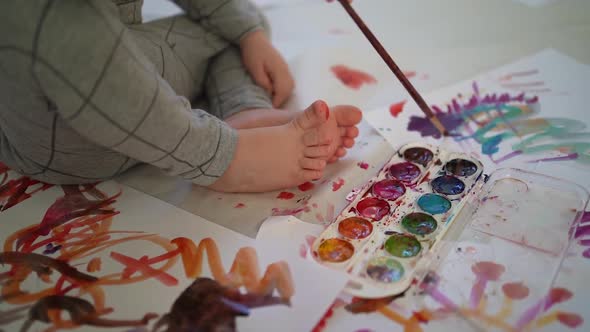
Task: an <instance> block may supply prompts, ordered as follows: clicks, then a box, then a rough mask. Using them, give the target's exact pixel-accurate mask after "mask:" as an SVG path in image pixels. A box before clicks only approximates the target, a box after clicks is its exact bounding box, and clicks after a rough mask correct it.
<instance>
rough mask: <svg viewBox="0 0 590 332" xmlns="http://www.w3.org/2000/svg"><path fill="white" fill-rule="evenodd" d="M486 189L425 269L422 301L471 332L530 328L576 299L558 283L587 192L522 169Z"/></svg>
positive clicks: (497, 175)
mask: <svg viewBox="0 0 590 332" xmlns="http://www.w3.org/2000/svg"><path fill="white" fill-rule="evenodd" d="M480 186H481V188H475V190H473V191H472V192H471V194H470V196H469V197H468V198H467V199H466V200H465V203H464V206H463V207H462V208H461V210H460V211H459V212H458V213H457V215H456V216H455V219H454V220H453V224H452V225H451V227H449V229H448V231H447V233H446V234H445V235H444V237H443V238H442V239H441V241H439V242H437V243H436V244H435V248H433V250H432V251H431V254H430V255H429V256H428V258H427V259H426V260H425V263H424V264H423V265H422V267H421V268H420V273H419V275H418V287H419V288H420V289H421V291H422V292H420V293H421V294H422V295H421V296H419V297H418V301H419V302H420V305H421V306H422V307H423V308H426V310H428V312H430V313H431V314H433V315H440V316H441V317H446V318H444V319H453V321H454V322H455V323H457V324H459V325H460V326H461V327H462V328H465V329H467V330H484V331H488V330H490V331H500V330H505V328H506V327H510V329H511V330H516V331H518V330H522V329H525V328H526V329H527V330H530V329H532V327H533V326H536V325H535V320H537V319H540V316H541V315H543V313H545V312H546V311H547V310H548V309H549V308H550V307H551V305H552V304H553V302H556V301H560V300H563V299H564V298H566V297H568V296H571V293H569V294H568V291H567V290H565V289H562V288H554V281H555V279H556V277H557V274H558V273H559V271H560V268H561V264H562V262H563V259H564V257H565V255H566V253H567V251H568V248H569V246H570V243H571V242H573V236H574V233H575V230H576V228H577V226H578V224H579V222H580V219H581V217H582V213H583V211H585V209H586V205H587V203H588V198H589V194H588V192H587V191H586V190H585V189H584V188H583V187H581V186H579V185H577V184H574V183H571V182H567V181H564V180H560V179H557V178H553V177H549V176H545V175H541V174H536V173H531V172H528V171H524V170H519V169H499V170H497V171H495V172H494V173H492V174H491V175H490V177H489V178H488V179H487V181H485V182H482V183H481V184H480Z"/></svg>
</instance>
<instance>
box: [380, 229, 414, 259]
mask: <svg viewBox="0 0 590 332" xmlns="http://www.w3.org/2000/svg"><path fill="white" fill-rule="evenodd" d="M385 250H387V252H388V253H390V254H392V255H393V256H396V257H402V258H408V257H414V256H416V255H418V253H419V252H420V250H422V245H421V244H420V242H419V241H418V240H417V239H416V238H415V237H414V236H412V235H404V234H395V235H392V236H390V237H389V238H388V239H387V241H385Z"/></svg>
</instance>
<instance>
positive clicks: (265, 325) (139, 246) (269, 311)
mask: <svg viewBox="0 0 590 332" xmlns="http://www.w3.org/2000/svg"><path fill="white" fill-rule="evenodd" d="M98 188H99V189H100V190H101V191H103V192H104V193H106V194H107V195H114V194H115V193H117V192H118V191H119V190H121V191H122V195H121V196H120V197H118V198H116V202H115V203H113V204H112V205H110V206H111V207H114V208H115V209H116V210H117V211H120V213H119V214H118V215H115V216H113V217H112V219H111V223H112V224H111V225H110V227H107V228H108V230H109V231H111V232H112V233H105V236H108V237H109V238H105V239H102V240H100V241H98V243H96V244H94V245H91V246H90V247H92V248H96V252H95V253H92V254H89V255H88V256H87V257H79V258H74V259H73V260H71V261H69V264H70V265H72V266H74V267H75V268H77V269H78V271H80V272H84V273H87V274H90V275H92V276H96V277H101V276H105V275H107V274H110V273H121V272H122V271H124V269H125V267H124V266H123V265H122V263H120V262H119V261H117V260H115V259H114V258H113V257H114V256H113V253H114V255H124V256H127V257H129V258H131V259H134V260H140V258H141V257H142V256H144V255H145V256H147V257H146V258H149V259H153V258H154V257H156V256H158V255H162V254H164V253H166V252H169V251H172V250H174V249H175V247H176V245H170V240H171V239H174V238H176V237H186V238H188V239H190V240H191V241H192V242H193V243H194V244H195V245H198V244H199V243H200V242H201V240H202V239H204V238H207V237H209V238H212V239H213V240H214V241H215V243H216V244H217V247H218V248H219V251H220V256H221V262H222V264H223V268H224V270H225V272H228V271H229V270H230V267H231V266H232V263H233V262H234V258H235V256H236V253H237V252H238V250H239V249H240V248H243V247H248V246H250V247H253V248H255V249H256V252H257V255H258V261H259V264H258V268H259V271H260V277H262V275H263V274H264V272H265V270H266V268H267V266H269V265H270V264H271V263H274V262H278V261H286V262H287V264H288V266H289V269H290V271H291V275H292V278H293V282H294V286H295V293H294V296H293V297H292V298H291V307H287V306H282V305H280V306H273V307H263V308H254V309H252V310H251V312H250V316H249V317H247V318H240V319H238V329H239V330H240V331H275V330H276V329H274V328H271V327H272V326H275V327H277V326H288V327H289V328H290V330H292V331H304V330H310V329H311V328H312V327H313V326H314V325H315V324H316V322H317V320H318V319H319V318H320V317H321V316H322V314H323V313H324V312H325V310H326V308H327V307H328V306H329V304H330V303H331V302H332V300H333V299H334V298H335V296H336V295H337V294H338V293H339V291H340V290H341V289H342V288H343V286H344V284H345V282H346V278H345V276H342V275H340V274H339V273H337V272H335V271H332V270H329V269H326V268H323V267H321V266H319V265H317V264H314V263H313V262H311V261H307V260H304V259H302V258H301V257H299V256H298V253H299V245H300V244H301V243H304V241H305V240H304V238H301V239H299V238H298V237H297V236H299V234H307V233H310V232H311V233H313V232H317V228H314V227H318V226H315V225H309V226H308V224H304V223H302V222H299V224H297V223H296V222H295V221H293V220H291V219H288V218H287V220H279V221H278V222H277V221H275V223H274V224H273V225H274V226H273V227H272V228H265V230H266V231H265V232H264V233H263V234H262V235H261V237H260V238H259V239H258V240H253V239H251V238H248V237H246V236H243V235H241V234H238V233H236V232H234V231H231V230H228V229H226V228H224V227H221V226H219V225H216V224H213V223H211V222H208V221H206V220H204V219H202V218H200V217H197V216H194V215H192V214H190V213H187V212H185V211H183V210H181V209H178V208H175V207H173V206H171V205H169V204H167V203H164V202H162V201H159V200H156V199H153V198H151V197H149V196H147V195H145V194H141V193H139V192H137V191H135V190H133V189H131V188H128V187H122V186H120V185H118V184H116V183H114V182H107V183H103V184H100V185H99V186H98ZM62 196H64V192H63V190H62V188H61V187H53V188H51V189H49V190H47V191H45V192H39V193H37V194H35V195H34V196H32V197H31V198H29V199H28V200H26V201H24V202H22V203H21V204H19V205H17V206H15V207H13V208H10V209H8V210H6V211H4V212H2V213H0V241H3V242H2V243H3V244H4V245H5V247H4V250H7V249H14V245H13V246H10V245H7V244H5V243H4V241H7V238H8V237H9V236H10V235H11V234H14V233H15V232H16V231H17V230H19V229H22V228H24V227H26V226H28V225H33V224H38V223H39V222H40V221H41V220H43V217H44V215H46V211H48V208H49V207H50V206H52V204H53V203H54V202H55V201H56V199H58V197H62ZM54 207H55V206H54ZM105 208H107V207H105ZM62 210H63V209H62ZM59 211H60V210H59V209H57V210H56V209H52V212H50V213H47V215H51V214H52V215H54V216H57V218H56V219H54V220H60V219H59V216H60V214H59ZM68 211H70V210H68ZM71 211H74V212H71ZM71 211H70V213H75V211H80V210H76V209H72V210H71ZM46 220H47V219H46ZM75 222H76V221H75V220H70V221H68V222H67V223H65V224H64V225H65V226H67V225H73V224H74V223H75ZM88 222H89V225H91V226H79V227H74V228H72V229H71V230H70V231H69V232H70V234H71V233H74V231H80V230H82V229H83V228H84V227H99V225H100V224H99V223H94V224H93V223H92V222H90V221H88ZM235 222H239V221H237V220H236V221H235ZM64 225H62V226H64ZM295 225H299V226H302V227H303V228H300V229H301V231H298V232H294V231H293V232H291V231H289V232H284V231H281V229H283V226H287V227H285V229H290V230H292V228H291V227H290V226H295ZM103 226H104V224H103ZM312 226H313V227H312ZM93 229H96V228H93ZM62 230H63V228H62ZM54 231H55V229H54ZM87 231H88V232H90V230H87ZM139 231H140V232H143V233H137V232H139ZM318 233H319V232H318ZM36 234H40V233H36ZM52 234H53V235H54V234H55V233H49V234H48V235H41V236H39V237H37V238H36V239H35V241H33V242H32V243H39V242H40V241H42V240H44V239H47V238H48V237H49V236H53V235H52ZM149 234H154V236H150V237H147V238H138V239H135V240H129V239H128V240H126V241H123V242H122V243H120V244H116V245H113V246H108V247H101V245H106V243H107V242H108V241H110V240H115V239H122V238H126V237H129V236H139V237H141V236H147V235H149ZM150 239H155V240H150ZM74 240H76V237H73V238H72V239H70V240H68V241H66V242H65V243H70V244H71V241H74ZM24 242H26V241H24ZM85 242H90V240H88V239H87V240H85ZM158 243H159V244H158ZM162 243H164V245H169V246H170V247H168V250H163V248H162ZM48 244H49V243H45V244H44V245H42V246H40V247H39V248H38V249H37V250H33V251H32V252H34V253H42V252H43V251H44V249H48V247H46V246H45V245H48ZM51 245H52V246H57V245H64V243H59V242H57V241H53V242H51ZM69 248H73V247H69ZM62 249H63V248H62ZM62 253H63V252H62V251H60V250H58V251H57V252H56V253H53V254H52V253H49V252H46V253H45V255H46V256H48V257H53V258H56V257H58V255H60V254H62ZM117 257H118V256H117ZM179 257H180V255H176V258H174V259H176V261H174V260H172V261H168V262H170V263H171V264H172V266H171V268H170V269H167V270H165V271H164V272H162V273H159V274H157V275H158V276H160V277H161V278H160V279H158V278H157V277H151V278H148V279H147V280H145V281H141V282H136V283H131V284H126V285H101V286H99V287H100V288H101V289H102V290H103V291H104V301H105V306H106V307H112V308H113V310H114V311H113V312H112V313H110V314H106V315H104V316H103V318H109V319H139V318H141V317H142V316H143V315H144V314H146V313H148V312H154V313H157V314H159V315H162V314H164V313H166V312H168V311H169V310H170V308H171V305H172V303H173V301H174V300H175V299H176V298H177V297H178V295H179V294H180V293H181V292H182V291H183V290H184V289H185V288H186V287H187V286H188V285H190V284H191V282H192V279H190V278H187V277H186V276H185V271H184V268H183V264H182V262H181V260H180V259H179ZM91 259H100V260H101V268H100V270H99V271H95V272H86V267H87V264H88V262H89V261H90V260H91ZM206 261H207V260H206V259H205V260H204V262H203V271H202V274H201V275H202V276H211V271H210V269H209V265H208V264H207V263H206ZM163 263H164V262H160V263H154V264H149V267H150V268H153V269H160V268H161V267H162V264H163ZM11 266H12V265H11V264H5V265H3V266H1V267H0V275H2V273H4V272H7V271H9V270H10V268H11ZM142 273H143V272H142ZM140 275H141V273H140V272H135V273H134V274H132V275H131V276H132V277H137V276H140ZM3 276H4V277H6V275H3ZM60 276H61V273H59V272H57V271H54V272H53V273H52V275H51V276H50V282H49V283H48V284H47V283H44V282H41V281H40V280H39V279H38V278H37V277H36V276H35V275H34V274H31V275H29V276H28V278H27V280H26V282H25V283H23V290H24V291H29V292H36V291H39V290H42V289H51V288H52V286H53V285H54V284H56V283H57V282H58V279H59V277H60ZM117 278H118V277H115V279H117ZM166 281H167V282H168V283H170V282H172V284H168V285H165V284H164V282H166ZM174 281H176V282H174ZM310 281H313V282H310ZM68 284H69V283H68V282H67V281H66V282H65V284H64V286H63V287H67V285H68ZM67 295H71V296H79V291H78V289H73V290H71V291H69V292H67ZM274 295H278V292H277V291H276V290H275V293H274ZM81 297H82V298H84V299H86V300H90V299H91V298H90V297H89V296H88V295H82V296H81ZM33 302H34V301H24V303H21V304H32V303H33ZM91 302H92V301H91ZM16 307H18V305H13V304H9V303H7V302H0V308H1V310H0V311H6V310H10V309H14V308H16ZM25 313H26V311H25ZM64 317H65V316H64ZM21 324H22V321H17V322H14V323H12V324H11V325H7V326H0V328H1V329H4V330H6V331H13V330H18V329H19V328H20V326H21ZM153 324H154V321H152V322H151V323H150V326H153ZM34 326H35V327H34V329H39V328H40V327H41V326H47V325H46V324H43V323H39V322H37V323H35V325H34ZM121 329H123V328H121ZM80 330H84V331H87V330H100V329H96V328H90V327H88V326H84V327H81V328H80Z"/></svg>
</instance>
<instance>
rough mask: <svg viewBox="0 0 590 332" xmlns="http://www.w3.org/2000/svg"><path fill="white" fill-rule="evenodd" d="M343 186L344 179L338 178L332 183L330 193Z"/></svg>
mask: <svg viewBox="0 0 590 332" xmlns="http://www.w3.org/2000/svg"><path fill="white" fill-rule="evenodd" d="M343 185H344V179H343V178H338V179H336V181H333V182H332V191H338V190H340V188H342V186H343Z"/></svg>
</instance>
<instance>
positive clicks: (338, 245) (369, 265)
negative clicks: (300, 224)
mask: <svg viewBox="0 0 590 332" xmlns="http://www.w3.org/2000/svg"><path fill="white" fill-rule="evenodd" d="M482 174H483V165H482V163H481V162H480V161H478V160H477V159H475V158H473V157H472V156H470V155H467V154H464V153H458V152H452V151H446V150H442V149H440V148H438V147H434V146H431V145H428V144H422V143H413V144H407V145H405V146H403V147H402V148H401V149H399V151H398V152H397V153H396V154H395V155H394V156H393V157H392V158H391V159H390V160H389V161H388V162H387V163H386V164H385V166H384V167H383V168H382V169H381V170H380V171H379V172H378V174H377V175H376V176H375V177H374V178H373V179H371V180H370V181H369V182H368V183H367V185H365V186H364V188H363V189H362V190H361V191H360V192H359V193H358V195H356V197H355V198H354V199H353V200H352V201H351V202H350V203H349V204H348V205H347V207H345V208H344V209H343V210H342V212H341V213H340V214H339V215H338V217H337V218H336V220H335V221H334V222H333V223H332V224H330V225H329V226H328V227H327V228H326V230H325V231H324V232H323V233H322V234H321V235H320V236H319V237H318V238H317V239H316V241H315V242H314V244H313V246H312V254H313V256H314V258H315V259H316V261H318V262H319V263H321V264H323V265H326V266H329V267H331V268H335V269H339V270H342V271H344V272H346V273H348V274H349V276H350V278H351V282H349V284H348V286H347V289H346V290H347V292H349V293H350V294H352V295H355V296H360V297H364V298H376V297H383V296H387V295H393V294H398V293H401V292H403V291H404V290H406V289H407V288H408V286H409V285H410V284H411V283H412V280H413V279H414V275H415V272H416V271H417V268H418V266H419V264H418V263H420V262H421V260H422V257H424V256H425V255H426V253H428V252H429V251H430V250H431V248H432V246H433V245H434V244H435V243H436V242H437V240H438V239H440V238H441V237H442V236H444V234H445V231H446V230H447V228H448V227H449V225H450V223H451V220H452V219H453V216H454V215H455V213H456V212H457V211H458V210H459V209H460V207H461V205H462V204H463V202H464V201H465V199H466V198H467V197H468V196H469V193H470V192H471V189H472V188H474V187H475V186H476V184H477V183H479V182H481V181H483V176H482Z"/></svg>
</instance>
